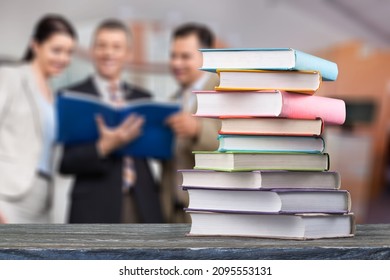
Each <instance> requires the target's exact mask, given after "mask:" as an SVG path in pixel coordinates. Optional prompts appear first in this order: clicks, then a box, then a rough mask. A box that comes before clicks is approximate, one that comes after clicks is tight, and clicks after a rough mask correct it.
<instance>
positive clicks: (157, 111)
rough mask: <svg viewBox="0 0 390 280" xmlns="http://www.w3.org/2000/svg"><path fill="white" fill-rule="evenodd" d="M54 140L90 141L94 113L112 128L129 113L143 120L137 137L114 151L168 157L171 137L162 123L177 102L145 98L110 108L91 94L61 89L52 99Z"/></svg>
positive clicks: (94, 128) (93, 134)
mask: <svg viewBox="0 0 390 280" xmlns="http://www.w3.org/2000/svg"><path fill="white" fill-rule="evenodd" d="M56 106H57V119H58V131H57V140H58V142H60V143H63V144H64V145H77V144H82V143H88V142H94V141H96V140H97V139H98V138H99V132H98V129H97V125H96V120H95V118H96V116H97V115H101V116H102V117H103V119H104V121H105V123H106V125H107V126H109V127H116V126H118V125H119V124H120V123H122V122H123V120H125V119H126V118H127V117H128V116H129V115H130V114H133V113H135V114H137V115H139V116H142V117H143V118H144V119H145V123H144V125H143V127H142V134H141V136H140V137H139V138H137V139H136V140H134V141H133V142H131V143H129V144H128V145H126V146H124V147H123V148H121V149H120V150H118V151H116V153H117V154H118V155H130V156H133V157H154V158H159V159H167V158H170V157H171V156H172V153H173V145H174V136H173V132H172V131H171V129H170V128H169V127H168V126H167V125H166V124H165V120H166V118H167V117H169V116H170V115H172V114H174V113H176V112H178V111H179V109H180V107H179V104H177V103H162V102H155V101H151V100H148V99H142V100H137V101H133V102H130V103H128V104H126V105H125V106H123V107H120V108H118V107H113V106H110V105H108V104H106V103H103V102H102V101H101V100H100V99H99V98H97V97H95V96H87V95H85V94H80V93H75V92H69V91H67V92H61V93H60V94H59V95H58V97H57V100H56Z"/></svg>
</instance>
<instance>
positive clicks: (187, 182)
mask: <svg viewBox="0 0 390 280" xmlns="http://www.w3.org/2000/svg"><path fill="white" fill-rule="evenodd" d="M201 51H202V53H203V67H202V69H203V70H206V71H215V72H217V73H218V74H219V76H220V85H219V86H218V87H216V90H215V91H196V92H194V94H196V97H197V102H198V109H197V112H196V116H198V117H208V118H220V119H221V122H222V127H221V130H220V131H219V143H220V145H219V149H218V150H217V151H211V152H210V151H194V154H195V167H194V169H192V170H180V172H181V173H182V177H183V182H182V187H183V189H185V190H187V191H188V195H189V205H188V207H187V208H186V211H187V213H189V214H190V216H191V219H192V224H191V231H190V232H189V235H194V236H196V235H199V236H203V235H207V236H253V237H267V238H288V239H316V238H333V237H347V236H353V234H354V231H355V222H354V216H353V214H352V213H351V212H350V209H351V199H350V195H349V193H348V192H347V191H345V190H340V175H339V174H338V173H337V172H330V171H328V170H329V155H328V154H326V153H324V147H325V143H324V140H323V139H322V138H321V134H322V132H323V128H324V124H325V125H328V124H330V125H341V124H343V123H344V121H345V117H346V113H345V103H344V101H342V100H339V99H333V98H326V97H320V96H314V95H313V94H314V93H315V92H316V90H318V88H319V87H320V85H321V82H322V81H332V80H335V79H336V78H337V74H338V70H337V65H336V64H335V63H333V62H330V61H327V60H324V59H321V58H318V57H315V56H312V55H309V54H306V53H303V52H300V51H297V50H293V49H212V50H211V49H210V50H209V49H203V50H201Z"/></svg>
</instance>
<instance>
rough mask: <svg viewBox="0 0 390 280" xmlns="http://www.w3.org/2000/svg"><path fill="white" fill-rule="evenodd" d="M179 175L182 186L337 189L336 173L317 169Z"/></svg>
mask: <svg viewBox="0 0 390 280" xmlns="http://www.w3.org/2000/svg"><path fill="white" fill-rule="evenodd" d="M179 172H180V173H181V174H182V186H187V187H189V186H195V187H204V188H224V189H228V188H232V189H278V188H283V189H287V188H292V189H293V188H297V189H298V188H311V189H339V188H340V184H341V179H340V175H339V173H338V172H321V171H319V172H317V171H311V172H307V171H291V172H290V171H279V170H278V171H266V170H255V171H249V172H221V171H214V170H199V169H186V170H179Z"/></svg>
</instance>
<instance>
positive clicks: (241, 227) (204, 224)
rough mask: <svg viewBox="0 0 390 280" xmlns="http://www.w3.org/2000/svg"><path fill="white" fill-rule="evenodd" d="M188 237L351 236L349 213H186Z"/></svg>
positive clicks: (300, 237) (351, 222)
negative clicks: (188, 225) (190, 222)
mask: <svg viewBox="0 0 390 280" xmlns="http://www.w3.org/2000/svg"><path fill="white" fill-rule="evenodd" d="M188 213H189V214H190V216H191V219H192V224H191V230H190V232H189V234H188V235H189V236H243V237H261V238H280V239H302V240H304V239H318V238H337V237H350V236H353V235H354V233H355V219H354V216H353V214H344V215H326V214H295V215H272V214H263V213H223V212H222V213H216V212H205V211H188Z"/></svg>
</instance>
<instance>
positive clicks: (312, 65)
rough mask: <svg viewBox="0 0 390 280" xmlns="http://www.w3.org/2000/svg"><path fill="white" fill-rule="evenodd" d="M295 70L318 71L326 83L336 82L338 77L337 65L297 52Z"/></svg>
mask: <svg viewBox="0 0 390 280" xmlns="http://www.w3.org/2000/svg"><path fill="white" fill-rule="evenodd" d="M294 53H295V67H294V69H295V70H304V71H308V70H309V71H310V70H316V71H320V72H321V76H322V78H323V80H325V81H335V80H336V79H337V75H338V68H337V64H336V63H334V62H331V61H328V60H325V59H322V58H319V57H316V56H313V55H310V54H307V53H304V52H300V51H297V50H295V52H294Z"/></svg>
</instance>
